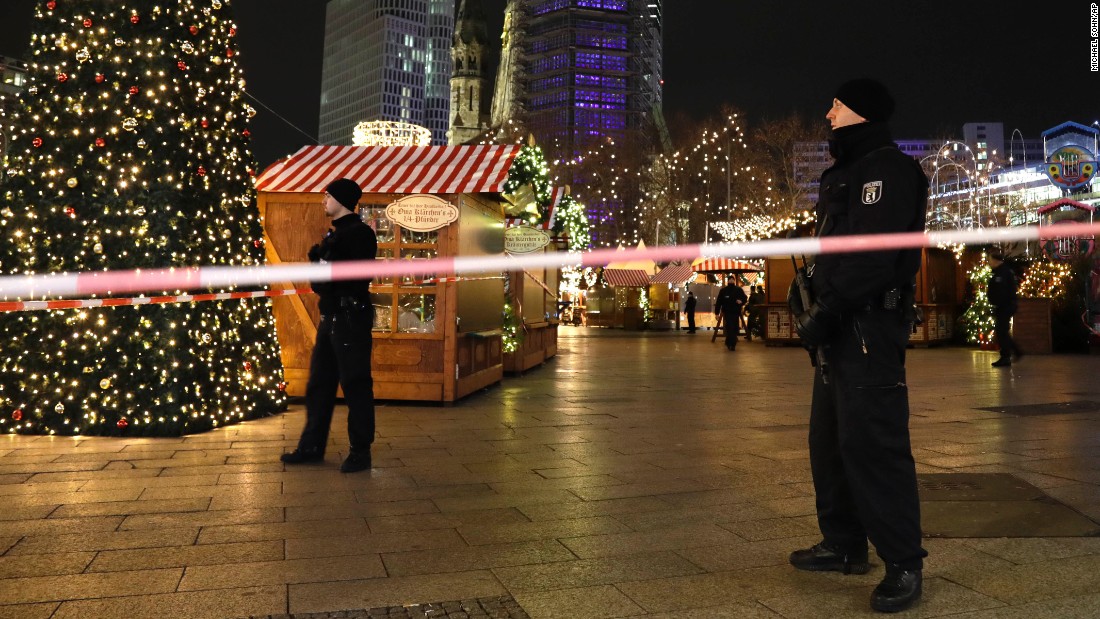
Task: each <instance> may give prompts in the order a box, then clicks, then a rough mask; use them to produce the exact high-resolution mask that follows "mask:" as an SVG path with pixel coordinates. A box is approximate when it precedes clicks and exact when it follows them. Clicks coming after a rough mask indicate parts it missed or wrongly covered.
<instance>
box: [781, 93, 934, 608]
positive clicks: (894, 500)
mask: <svg viewBox="0 0 1100 619" xmlns="http://www.w3.org/2000/svg"><path fill="white" fill-rule="evenodd" d="M893 110H894V100H893V98H892V97H891V96H890V94H889V92H888V91H887V89H886V88H885V87H884V86H883V85H882V84H881V83H879V82H877V81H875V80H871V79H857V80H853V81H850V82H847V83H845V84H843V85H842V86H841V87H840V89H839V90H838V91H837V93H836V95H835V97H834V99H833V105H832V109H830V110H829V113H828V114H827V115H826V116H825V118H826V119H828V120H829V122H830V123H831V125H832V129H833V132H832V139H831V140H830V142H829V145H830V151H831V154H832V155H833V158H834V159H835V164H834V165H833V166H832V167H831V168H829V169H828V170H826V171H825V172H824V173H823V174H822V175H821V189H820V198H819V200H818V204H817V222H818V223H817V235H818V236H821V237H831V236H843V235H850V234H881V233H891V232H914V231H922V230H923V229H924V216H925V202H926V200H927V189H928V180H927V177H926V176H925V175H924V173H923V171H922V170H921V169H920V166H919V165H918V164H917V163H916V162H915V161H913V160H912V159H911V158H910V157H908V156H907V155H905V154H904V153H902V152H901V151H900V150H899V149H898V147H897V145H895V144H894V143H893V141H892V139H891V137H890V131H889V128H888V126H887V124H886V121H887V120H888V119H889V118H890V115H891V113H892V112H893ZM919 265H920V250H883V251H877V252H866V253H851V254H833V255H822V256H819V257H818V258H817V260H816V264H815V265H814V270H813V272H812V278H811V286H812V291H813V295H812V298H813V302H812V304H811V306H810V307H808V308H803V307H799V306H800V305H801V300H800V299H798V298H797V297H796V296H792V298H791V299H789V302H790V303H791V305H792V309H793V310H795V326H796V329H797V331H798V334H799V336H800V337H801V338H802V342H803V344H804V345H806V346H807V347H809V348H811V349H818V350H820V352H821V354H820V355H819V356H818V359H819V362H818V363H817V370H816V371H815V375H814V390H813V404H812V408H811V411H810V436H809V444H810V466H811V469H812V472H813V480H814V491H815V493H816V495H817V517H818V525H819V527H820V529H821V534H822V537H823V538H824V539H823V540H822V541H821V543H819V544H817V545H815V546H813V547H811V548H807V549H804V550H797V551H795V552H794V553H792V554H791V556H790V562H791V564H792V565H794V566H795V567H796V568H798V569H803V570H812V571H838V572H844V573H845V574H849V573H855V574H864V573H866V572H867V571H869V570H870V568H871V566H870V564H869V563H868V560H867V540H868V539H870V541H871V543H873V544H874V545H875V550H876V551H877V552H878V554H879V556H880V557H881V558H882V560H883V562H884V563H885V564H886V574H885V577H884V578H883V579H882V582H881V583H879V585H878V586H877V587H876V588H875V590H874V592H873V593H872V595H871V607H872V608H873V609H875V610H877V611H882V612H894V611H899V610H903V609H906V608H908V607H910V606H911V605H912V604H914V603H915V602H916V601H917V600H918V599H919V598H920V595H921V570H922V568H923V558H924V557H925V556H927V554H928V553H927V552H925V550H924V549H923V548H921V528H920V504H919V502H918V497H917V477H916V468H915V465H914V462H913V454H912V448H911V447H910V442H909V394H908V391H907V389H908V387H907V386H906V383H905V346H906V343H907V341H908V338H909V331H910V328H911V327H910V322H909V321H910V320H911V319H912V316H911V315H910V313H909V312H908V311H907V310H908V309H909V308H911V307H912V290H913V282H914V277H915V275H916V272H917V269H918V267H919Z"/></svg>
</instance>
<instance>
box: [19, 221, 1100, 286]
mask: <svg viewBox="0 0 1100 619" xmlns="http://www.w3.org/2000/svg"><path fill="white" fill-rule="evenodd" d="M1097 234H1100V223H1091V224H1085V223H1072V224H1058V225H1052V226H1043V227H1035V226H1018V227H1010V228H985V229H979V230H950V231H941V232H905V233H900V234H867V235H852V236H834V237H826V238H802V239H768V240H763V241H750V242H740V243H717V244H713V243H712V244H707V245H670V246H663V247H647V248H645V249H633V250H621V249H598V250H594V251H589V252H584V253H577V252H547V253H541V254H525V255H521V256H509V255H492V256H459V257H450V258H433V259H430V260H363V261H357V262H336V263H330V264H308V263H297V264H277V265H266V266H252V267H189V268H169V269H153V270H140V269H139V270H133V271H99V272H85V273H52V274H45V275H10V276H5V277H0V299H26V298H49V297H71V296H78V295H99V294H117V293H131V292H147V291H163V290H196V289H202V288H225V287H229V286H237V287H243V286H260V285H270V284H275V283H278V282H292V281H313V282H324V281H339V280H349V279H363V278H368V277H369V278H375V279H378V278H383V277H395V276H415V275H432V274H435V273H452V274H455V275H461V274H464V273H492V272H502V271H517V270H522V269H525V268H531V267H564V266H575V265H581V266H602V265H605V264H608V263H610V262H613V261H624V260H642V259H649V260H653V261H654V262H671V261H674V260H694V259H695V258H698V257H699V256H723V257H727V258H729V257H741V258H763V257H766V256H777V255H792V254H793V255H799V254H806V255H811V254H836V253H850V252H866V251H882V250H893V249H909V248H919V247H936V246H940V245H949V244H965V245H975V244H992V243H1004V242H1008V241H1024V240H1029V241H1037V240H1042V239H1058V238H1067V237H1083V236H1096V235H1097Z"/></svg>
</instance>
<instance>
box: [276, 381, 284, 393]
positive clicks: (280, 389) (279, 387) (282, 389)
mask: <svg viewBox="0 0 1100 619" xmlns="http://www.w3.org/2000/svg"><path fill="white" fill-rule="evenodd" d="M275 387H276V388H277V389H278V390H279V391H286V383H279V384H278V385H275Z"/></svg>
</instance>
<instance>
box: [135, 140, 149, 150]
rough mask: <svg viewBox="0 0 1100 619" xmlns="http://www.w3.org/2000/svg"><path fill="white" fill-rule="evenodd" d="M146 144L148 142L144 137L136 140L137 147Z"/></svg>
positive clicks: (142, 146)
mask: <svg viewBox="0 0 1100 619" xmlns="http://www.w3.org/2000/svg"><path fill="white" fill-rule="evenodd" d="M146 144H148V142H146V141H145V140H144V139H141V140H138V141H137V147H138V148H145V145H146Z"/></svg>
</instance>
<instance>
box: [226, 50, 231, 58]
mask: <svg viewBox="0 0 1100 619" xmlns="http://www.w3.org/2000/svg"><path fill="white" fill-rule="evenodd" d="M225 57H226V58H232V57H233V50H232V49H229V48H226V50H225Z"/></svg>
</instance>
